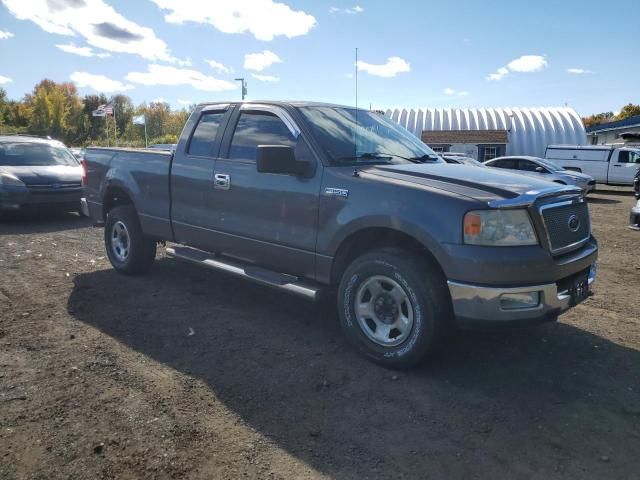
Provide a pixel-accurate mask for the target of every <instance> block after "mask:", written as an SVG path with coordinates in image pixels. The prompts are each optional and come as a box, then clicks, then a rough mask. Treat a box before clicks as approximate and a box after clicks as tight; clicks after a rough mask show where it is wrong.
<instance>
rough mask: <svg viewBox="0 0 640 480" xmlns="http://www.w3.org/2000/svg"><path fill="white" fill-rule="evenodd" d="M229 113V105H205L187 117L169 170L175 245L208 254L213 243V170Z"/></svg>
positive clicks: (230, 111)
mask: <svg viewBox="0 0 640 480" xmlns="http://www.w3.org/2000/svg"><path fill="white" fill-rule="evenodd" d="M232 112H233V107H232V106H231V105H229V104H220V105H206V106H204V107H203V108H202V109H201V110H200V111H197V110H196V111H195V112H194V114H192V115H191V117H190V118H189V121H188V122H187V125H185V129H184V133H183V135H182V137H181V141H180V143H179V144H178V146H177V149H176V152H175V154H174V159H173V163H172V167H171V220H172V226H173V233H174V238H175V241H176V242H180V243H185V244H187V245H192V246H194V247H198V248H202V249H205V250H211V249H213V247H215V239H214V238H213V235H212V234H211V232H210V230H211V229H212V228H213V227H214V225H215V221H214V216H213V211H214V205H213V203H212V202H214V201H215V198H214V169H215V164H216V159H217V157H218V154H219V151H220V145H221V143H222V138H223V136H224V129H225V127H226V125H227V122H228V119H229V118H230V116H231V114H232Z"/></svg>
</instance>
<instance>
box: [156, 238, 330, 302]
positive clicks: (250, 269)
mask: <svg viewBox="0 0 640 480" xmlns="http://www.w3.org/2000/svg"><path fill="white" fill-rule="evenodd" d="M166 252H167V256H169V257H172V258H178V259H180V260H186V261H187V262H191V263H195V264H197V265H200V266H203V267H208V268H213V269H215V270H221V271H223V272H227V273H231V274H232V275H235V276H237V277H242V278H246V279H247V280H253V281H254V282H257V283H261V284H263V285H268V286H270V287H274V288H279V289H280V290H285V291H287V292H291V293H295V294H296V295H300V296H302V297H305V298H308V299H309V300H314V301H315V300H317V299H318V298H319V296H320V288H319V287H318V286H315V285H313V284H311V283H308V282H304V281H301V280H299V279H298V278H297V277H294V276H291V275H286V274H284V273H278V272H274V271H271V270H267V269H264V268H260V267H256V266H254V265H248V264H247V265H242V264H241V263H239V262H231V261H229V260H226V259H225V260H221V259H220V258H212V257H211V255H212V254H209V253H206V252H203V251H202V250H197V249H195V248H191V247H167V248H166Z"/></svg>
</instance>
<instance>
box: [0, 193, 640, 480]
mask: <svg viewBox="0 0 640 480" xmlns="http://www.w3.org/2000/svg"><path fill="white" fill-rule="evenodd" d="M632 203H633V197H632V196H631V195H630V193H629V191H628V190H624V191H607V192H599V193H596V194H594V195H593V196H592V197H591V198H590V204H591V211H592V215H593V223H594V231H595V234H596V235H597V237H598V239H599V241H600V246H601V253H600V263H599V265H600V268H599V278H598V280H597V283H596V287H595V289H596V294H595V296H594V297H592V298H591V299H589V300H588V301H587V302H585V303H584V304H582V305H579V306H578V307H577V308H576V309H574V310H573V311H571V312H569V313H567V314H565V315H563V316H562V317H561V319H560V321H559V322H557V323H553V324H548V325H544V326H541V327H537V328H530V329H520V330H510V331H501V332H484V333H460V334H458V335H456V336H455V338H453V339H452V341H451V343H450V346H449V347H448V348H447V349H446V351H445V352H443V353H442V354H441V355H440V356H439V357H437V358H435V359H433V360H432V361H431V362H430V363H429V364H427V365H424V366H423V367H420V368H418V369H416V370H412V371H410V372H402V373H398V372H393V371H389V370H385V369H383V368H380V367H378V366H376V365H373V364H371V363H369V362H367V361H365V360H363V359H362V358H360V357H359V356H357V355H356V354H355V353H353V351H352V350H351V349H350V348H348V347H347V345H346V343H345V341H344V340H343V339H342V337H341V334H340V331H339V327H338V324H337V315H336V312H335V310H334V307H333V303H332V301H331V300H327V301H324V302H322V303H320V304H311V303H308V302H306V301H304V300H301V299H298V298H295V297H291V296H289V295H287V294H284V293H280V292H276V291H273V290H270V289H267V288H265V287H261V286H257V285H254V284H250V283H246V282H243V281H241V280H237V279H234V278H230V277H228V276H225V275H224V274H221V273H217V272H213V271H206V270H202V269H199V268H197V267H195V266H192V265H187V264H182V263H179V262H178V261H175V260H171V259H167V258H165V257H164V256H160V257H159V258H158V261H157V262H156V265H155V266H154V269H153V271H152V273H151V274H150V275H148V276H146V277H142V278H128V277H123V276H120V275H117V274H116V273H115V272H114V271H113V270H112V269H111V268H110V265H109V264H108V261H107V260H106V258H105V254H104V249H103V245H102V230H100V229H96V228H92V227H91V226H90V225H89V224H88V222H87V221H86V220H84V219H81V218H79V217H77V216H74V215H69V216H61V217H56V218H45V217H35V218H33V217H31V218H22V219H17V220H12V221H9V222H8V223H2V224H0V479H14V478H15V479H17V478H19V479H22V478H36V479H40V478H42V479H47V480H51V479H57V478H65V479H99V478H119V479H128V478H131V479H134V478H202V479H223V478H229V479H237V478H272V479H278V478H337V479H343V478H357V479H363V478H394V479H395V478H434V479H440V478H465V479H473V478H490V479H496V478H511V479H529V478H544V479H554V478H576V479H577V478H579V479H589V478H593V479H603V478H607V479H637V478H638V475H639V473H638V472H639V471H640V319H638V314H637V310H636V308H635V301H634V300H635V296H634V293H636V292H637V290H638V288H639V287H640V281H639V279H638V275H639V273H640V258H639V256H638V255H637V252H636V250H637V245H638V243H639V241H640V236H639V235H640V233H637V232H632V231H630V230H628V229H627V228H626V224H627V219H628V211H629V208H630V207H631V206H632Z"/></svg>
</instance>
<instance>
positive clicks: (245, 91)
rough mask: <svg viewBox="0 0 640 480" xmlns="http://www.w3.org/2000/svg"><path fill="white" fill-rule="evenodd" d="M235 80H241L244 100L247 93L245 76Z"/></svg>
mask: <svg viewBox="0 0 640 480" xmlns="http://www.w3.org/2000/svg"><path fill="white" fill-rule="evenodd" d="M235 80H236V82H240V86H241V87H242V100H244V97H245V96H246V95H247V82H245V80H244V77H243V78H236V79H235Z"/></svg>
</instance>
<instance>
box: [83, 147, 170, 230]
mask: <svg viewBox="0 0 640 480" xmlns="http://www.w3.org/2000/svg"><path fill="white" fill-rule="evenodd" d="M172 158H173V153H171V152H167V151H163V150H154V149H139V148H116V147H113V148H104V147H89V148H87V149H86V152H85V160H86V163H87V173H88V185H87V186H86V188H85V191H86V197H87V202H88V205H89V212H90V214H91V217H92V218H93V219H94V220H96V221H101V220H103V213H102V211H103V208H102V207H103V205H102V202H103V199H104V198H105V193H106V191H107V190H108V189H111V190H114V189H122V190H124V191H125V192H130V195H129V196H130V197H131V198H132V199H133V201H134V203H135V207H136V210H137V212H138V216H139V218H140V223H141V224H142V228H143V230H144V231H145V232H147V233H148V234H150V235H157V236H158V237H159V238H167V239H168V238H171V237H172V235H171V224H170V205H171V195H170V193H171V192H170V186H169V178H170V175H169V172H170V169H171V161H172Z"/></svg>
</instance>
